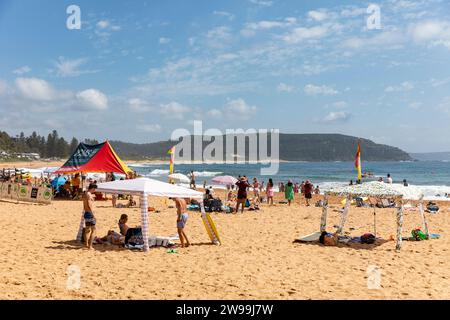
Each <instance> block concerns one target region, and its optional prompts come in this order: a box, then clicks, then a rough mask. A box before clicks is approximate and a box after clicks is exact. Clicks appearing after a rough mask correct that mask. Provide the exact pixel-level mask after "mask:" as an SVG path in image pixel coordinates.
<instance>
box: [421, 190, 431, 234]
mask: <svg viewBox="0 0 450 320" xmlns="http://www.w3.org/2000/svg"><path fill="white" fill-rule="evenodd" d="M419 212H420V217H421V218H422V227H423V230H424V231H425V234H426V235H427V239H430V231H429V230H428V222H427V219H426V217H425V212H424V210H423V196H422V197H421V198H420V202H419Z"/></svg>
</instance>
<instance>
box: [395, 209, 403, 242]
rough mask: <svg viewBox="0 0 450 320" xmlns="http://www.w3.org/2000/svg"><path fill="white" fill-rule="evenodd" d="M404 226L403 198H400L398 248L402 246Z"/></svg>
mask: <svg viewBox="0 0 450 320" xmlns="http://www.w3.org/2000/svg"><path fill="white" fill-rule="evenodd" d="M402 227H403V200H400V206H399V207H398V208H397V245H396V247H395V249H396V250H400V249H401V248H402Z"/></svg>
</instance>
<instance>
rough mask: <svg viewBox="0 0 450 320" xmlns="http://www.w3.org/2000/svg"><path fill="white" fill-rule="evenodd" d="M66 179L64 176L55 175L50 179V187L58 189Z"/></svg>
mask: <svg viewBox="0 0 450 320" xmlns="http://www.w3.org/2000/svg"><path fill="white" fill-rule="evenodd" d="M66 181H67V180H66V178H64V177H56V178H55V179H53V180H52V187H53V188H55V189H56V190H58V189H59V187H60V186H62V185H64V184H65V183H66Z"/></svg>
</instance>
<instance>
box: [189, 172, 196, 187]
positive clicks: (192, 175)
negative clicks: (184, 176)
mask: <svg viewBox="0 0 450 320" xmlns="http://www.w3.org/2000/svg"><path fill="white" fill-rule="evenodd" d="M189 176H190V178H191V181H190V182H189V188H191V189H194V190H196V189H197V187H196V186H195V174H194V171H191V173H190V175H189Z"/></svg>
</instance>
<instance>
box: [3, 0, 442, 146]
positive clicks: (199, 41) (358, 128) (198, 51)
mask: <svg viewBox="0 0 450 320" xmlns="http://www.w3.org/2000/svg"><path fill="white" fill-rule="evenodd" d="M373 3H374V4H377V5H378V6H379V7H380V9H381V12H380V13H381V29H368V28H367V19H368V17H369V16H370V14H368V13H367V7H368V6H369V4H370V2H364V1H306V0H305V1H298V0H295V1H289V0H286V1H282V0H240V1H237V0H236V1H231V0H229V1H225V0H222V1H218V0H183V1H182V0H167V1H150V0H147V1H138V0H133V1H100V0H98V1H78V0H75V1H62V0H61V1H60V0H42V1H30V0H29V1H25V0H24V1H9V0H0V111H1V113H2V116H1V117H0V130H3V131H7V132H9V133H11V134H18V133H19V132H20V131H24V132H25V133H26V134H29V133H31V132H32V131H33V130H35V131H37V132H39V133H41V134H47V133H48V132H49V131H50V130H52V129H57V130H58V132H59V133H60V134H61V135H63V136H65V137H67V138H71V137H72V136H76V137H77V138H80V139H83V138H87V137H89V138H97V139H100V140H101V139H106V138H108V139H111V140H117V139H118V140H123V141H129V142H150V141H158V140H162V139H167V138H169V137H170V135H171V133H172V131H173V130H174V129H177V128H186V129H188V130H191V131H192V122H193V121H194V120H203V122H204V128H218V129H220V130H225V129H227V128H229V129H236V128H244V129H247V128H255V129H259V128H268V129H270V128H278V129H280V130H281V132H286V133H343V134H349V135H354V136H359V137H364V138H369V139H372V140H374V141H375V142H378V143H385V144H390V145H394V146H398V147H400V148H402V149H404V150H407V151H410V152H421V151H423V152H427V151H448V150H450V139H449V135H450V126H449V121H450V90H449V89H450V17H449V14H448V13H449V12H450V3H449V2H448V1H444V0H417V1H412V0H384V1H373ZM72 4H75V5H78V6H79V7H80V9H81V21H82V25H81V29H80V30H69V29H68V28H67V27H66V20H67V18H68V16H69V15H68V14H67V13H66V8H67V7H68V6H69V5H72Z"/></svg>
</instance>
